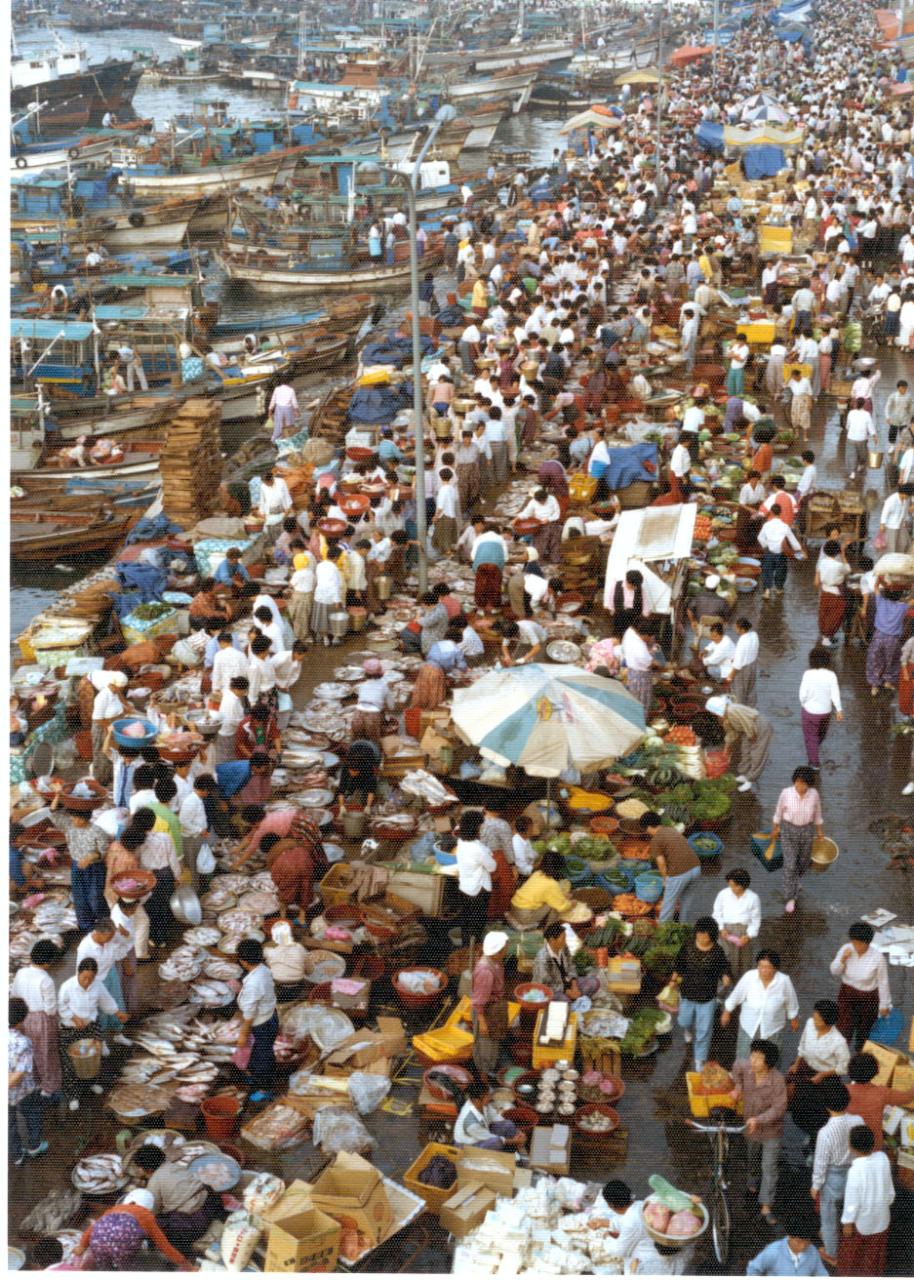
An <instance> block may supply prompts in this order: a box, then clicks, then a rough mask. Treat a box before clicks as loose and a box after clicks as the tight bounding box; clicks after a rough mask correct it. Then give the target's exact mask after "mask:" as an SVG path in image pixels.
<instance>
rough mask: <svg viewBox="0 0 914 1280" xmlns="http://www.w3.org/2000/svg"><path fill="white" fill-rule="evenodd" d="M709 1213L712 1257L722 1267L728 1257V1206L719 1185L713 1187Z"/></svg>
mask: <svg viewBox="0 0 914 1280" xmlns="http://www.w3.org/2000/svg"><path fill="white" fill-rule="evenodd" d="M710 1212H711V1239H712V1241H713V1242H714V1256H715V1258H716V1259H717V1261H718V1262H719V1263H720V1265H721V1266H722V1267H723V1266H726V1263H727V1259H728V1258H729V1256H730V1205H729V1204H728V1203H727V1193H726V1191H725V1190H724V1188H723V1187H722V1186H721V1185H720V1184H719V1183H715V1185H714V1191H713V1193H712V1195H711V1207H710Z"/></svg>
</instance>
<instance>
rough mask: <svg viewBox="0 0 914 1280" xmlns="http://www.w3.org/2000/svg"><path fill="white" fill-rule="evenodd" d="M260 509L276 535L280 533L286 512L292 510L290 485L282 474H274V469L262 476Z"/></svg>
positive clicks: (267, 525) (270, 529)
mask: <svg viewBox="0 0 914 1280" xmlns="http://www.w3.org/2000/svg"><path fill="white" fill-rule="evenodd" d="M258 510H259V511H260V514H261V515H262V516H263V518H264V522H265V523H266V527H267V529H268V530H269V531H271V534H272V536H274V537H275V536H276V535H277V534H278V533H279V529H280V526H281V525H282V522H283V518H284V517H285V514H286V512H287V511H291V510H292V495H291V494H290V493H289V486H288V485H287V484H286V482H285V480H283V479H282V477H281V476H274V475H273V472H272V471H265V472H264V473H263V475H262V476H261V480H260V501H259V502H258Z"/></svg>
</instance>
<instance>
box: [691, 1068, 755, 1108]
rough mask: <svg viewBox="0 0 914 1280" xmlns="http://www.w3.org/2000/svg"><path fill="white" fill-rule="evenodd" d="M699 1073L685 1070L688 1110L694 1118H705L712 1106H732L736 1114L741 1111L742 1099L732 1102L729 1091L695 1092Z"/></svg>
mask: <svg viewBox="0 0 914 1280" xmlns="http://www.w3.org/2000/svg"><path fill="white" fill-rule="evenodd" d="M700 1081H701V1074H700V1072H698V1071H687V1072H686V1089H687V1091H688V1094H689V1110H690V1111H691V1113H692V1115H693V1116H694V1117H695V1119H696V1120H707V1118H708V1116H709V1115H710V1113H711V1109H712V1108H713V1107H732V1108H733V1110H734V1111H736V1112H737V1114H738V1115H742V1113H743V1100H742V1098H740V1099H739V1100H738V1101H737V1102H736V1104H734V1101H733V1098H732V1097H731V1096H730V1094H729V1093H709V1094H700V1093H696V1092H695V1090H696V1089H697V1087H698V1085H699V1083H700Z"/></svg>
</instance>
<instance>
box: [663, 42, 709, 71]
mask: <svg viewBox="0 0 914 1280" xmlns="http://www.w3.org/2000/svg"><path fill="white" fill-rule="evenodd" d="M713 52H714V46H713V44H684V45H680V47H679V48H678V49H674V50H673V52H672V53H671V54H670V65H671V66H673V67H687V66H688V65H689V63H690V62H698V61H699V60H700V59H701V58H706V57H707V56H708V54H709V53H713Z"/></svg>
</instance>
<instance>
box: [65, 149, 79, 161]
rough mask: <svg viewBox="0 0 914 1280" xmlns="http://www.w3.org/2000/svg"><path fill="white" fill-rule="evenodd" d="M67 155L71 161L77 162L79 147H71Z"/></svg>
mask: <svg viewBox="0 0 914 1280" xmlns="http://www.w3.org/2000/svg"><path fill="white" fill-rule="evenodd" d="M67 155H68V156H69V157H70V159H71V160H78V159H79V147H71V148H70V150H69V151H68V152H67Z"/></svg>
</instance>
